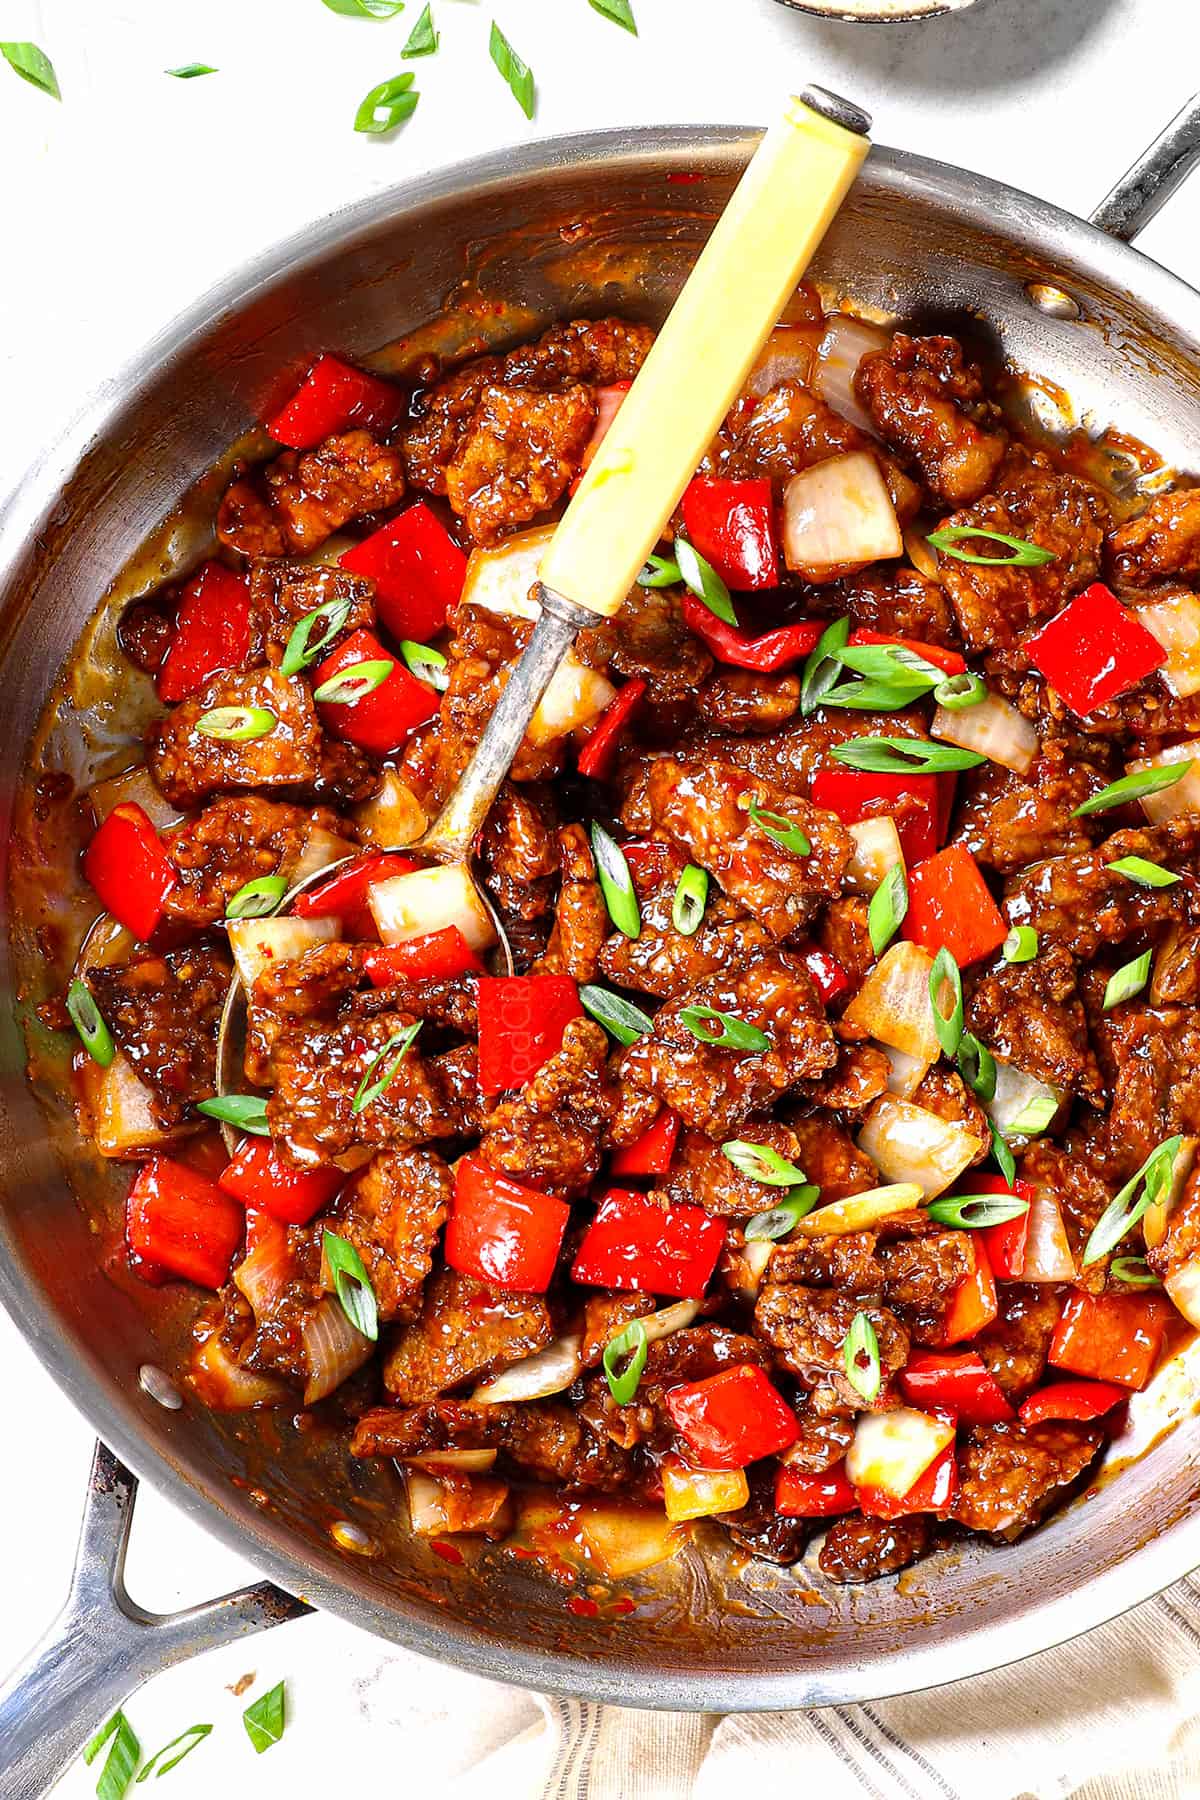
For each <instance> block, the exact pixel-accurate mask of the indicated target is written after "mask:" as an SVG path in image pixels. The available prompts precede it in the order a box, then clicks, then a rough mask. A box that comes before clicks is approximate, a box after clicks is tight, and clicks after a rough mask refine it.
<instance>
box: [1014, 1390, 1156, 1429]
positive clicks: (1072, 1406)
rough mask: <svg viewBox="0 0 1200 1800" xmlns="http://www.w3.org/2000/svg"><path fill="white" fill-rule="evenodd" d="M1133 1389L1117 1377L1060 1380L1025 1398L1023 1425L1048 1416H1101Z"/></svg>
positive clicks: (1096, 1417) (1084, 1417)
mask: <svg viewBox="0 0 1200 1800" xmlns="http://www.w3.org/2000/svg"><path fill="white" fill-rule="evenodd" d="M1128 1398H1129V1389H1128V1388H1127V1387H1119V1386H1118V1385H1117V1383H1116V1382H1113V1381H1057V1382H1055V1384H1054V1386H1053V1387H1044V1388H1039V1389H1038V1390H1037V1392H1036V1393H1035V1394H1030V1396H1029V1398H1028V1399H1027V1400H1022V1402H1021V1409H1020V1410H1021V1423H1022V1425H1040V1424H1041V1423H1042V1422H1043V1420H1045V1419H1099V1418H1102V1417H1103V1415H1104V1414H1105V1413H1106V1412H1111V1411H1112V1409H1113V1407H1114V1406H1119V1405H1120V1404H1121V1402H1122V1401H1123V1400H1128Z"/></svg>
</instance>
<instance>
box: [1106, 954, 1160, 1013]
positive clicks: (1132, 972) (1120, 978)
mask: <svg viewBox="0 0 1200 1800" xmlns="http://www.w3.org/2000/svg"><path fill="white" fill-rule="evenodd" d="M1153 957H1154V952H1153V950H1144V951H1143V952H1142V954H1141V955H1140V956H1135V957H1134V959H1133V961H1132V962H1127V963H1122V965H1121V967H1120V968H1119V969H1117V970H1116V971H1115V972H1114V973H1113V974H1112V975H1110V976H1109V978H1108V983H1107V985H1106V987H1105V989H1104V1006H1103V1008H1102V1010H1103V1011H1104V1012H1111V1011H1112V1009H1113V1007H1114V1006H1120V1004H1121V1002H1122V1000H1132V999H1133V996H1134V995H1135V994H1140V993H1141V991H1142V989H1143V988H1144V987H1145V985H1146V983H1147V982H1148V981H1149V979H1150V964H1151V962H1152V960H1153Z"/></svg>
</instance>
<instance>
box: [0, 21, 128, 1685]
mask: <svg viewBox="0 0 1200 1800" xmlns="http://www.w3.org/2000/svg"><path fill="white" fill-rule="evenodd" d="M0 56H2V57H3V58H4V60H5V62H6V63H7V64H8V66H9V68H10V69H12V70H13V71H14V73H15V74H17V75H19V76H20V77H21V80H22V81H27V82H28V83H29V84H30V86H31V87H35V88H40V89H41V91H42V93H43V94H49V96H50V98H51V99H52V100H61V99H62V95H61V93H60V92H59V88H58V77H57V75H56V74H55V73H54V64H53V63H52V62H51V61H50V58H49V57H48V56H47V55H46V52H45V51H44V50H39V49H38V46H37V45H36V44H29V43H17V42H14V41H13V40H12V39H9V40H8V41H7V42H3V43H0ZM117 1717H118V1718H121V1717H123V1715H122V1714H120V1713H118V1714H117Z"/></svg>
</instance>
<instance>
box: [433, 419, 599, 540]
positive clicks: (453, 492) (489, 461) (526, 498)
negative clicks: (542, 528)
mask: <svg viewBox="0 0 1200 1800" xmlns="http://www.w3.org/2000/svg"><path fill="white" fill-rule="evenodd" d="M595 422H596V403H595V401H594V399H593V398H592V394H591V392H590V390H589V389H588V388H586V387H580V386H575V387H568V388H565V389H564V390H563V391H562V392H561V393H539V392H538V391H537V390H536V389H533V388H519V387H485V388H484V390H483V392H482V394H481V395H480V399H479V405H478V406H477V407H476V409H475V412H474V413H473V414H472V417H471V421H470V424H469V425H468V426H467V429H466V432H465V434H464V436H463V438H462V439H461V441H460V442H459V444H458V446H457V448H456V450H455V453H454V455H453V457H452V458H451V460H450V461H449V462H448V463H447V464H446V495H447V498H448V499H449V501H450V504H451V506H452V507H453V508H454V510H455V512H456V513H457V514H458V516H459V517H460V518H461V519H462V521H463V523H464V525H465V526H466V528H467V531H468V532H469V533H470V535H471V537H472V538H473V539H474V541H475V542H476V543H477V544H491V543H494V542H495V541H496V539H497V538H498V537H501V536H503V534H504V533H505V532H507V531H512V530H513V529H514V528H515V527H516V526H518V525H524V524H526V523H527V522H528V521H529V520H530V519H533V518H536V517H537V515H538V514H539V513H543V512H545V511H547V509H548V508H549V507H551V506H553V505H554V504H555V502H556V501H557V500H560V499H561V498H562V496H563V494H564V493H565V492H566V490H567V486H568V483H569V482H570V481H571V478H572V477H573V476H574V475H575V474H576V473H577V472H578V470H579V468H580V466H581V464H582V461H583V452H584V447H585V445H586V444H587V442H588V439H589V438H590V437H591V435H592V427H593V426H594V424H595Z"/></svg>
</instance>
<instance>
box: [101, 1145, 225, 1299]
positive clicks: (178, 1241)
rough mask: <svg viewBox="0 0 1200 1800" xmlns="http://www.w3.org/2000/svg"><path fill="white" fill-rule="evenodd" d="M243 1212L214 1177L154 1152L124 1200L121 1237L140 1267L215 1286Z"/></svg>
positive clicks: (153, 1274) (147, 1271) (222, 1273)
mask: <svg viewBox="0 0 1200 1800" xmlns="http://www.w3.org/2000/svg"><path fill="white" fill-rule="evenodd" d="M245 1223H246V1216H245V1213H244V1212H243V1210H242V1208H241V1207H240V1206H239V1205H238V1204H237V1201H236V1200H231V1199H230V1197H229V1195H228V1194H224V1193H222V1192H221V1189H220V1188H219V1187H218V1186H217V1184H216V1182H215V1181H210V1180H209V1179H208V1177H207V1175H200V1174H198V1173H197V1171H196V1170H195V1169H189V1168H188V1166H187V1164H186V1163H180V1162H173V1161H172V1160H171V1158H170V1157H167V1156H155V1157H153V1158H152V1159H151V1160H150V1161H149V1162H148V1163H143V1164H142V1167H141V1168H140V1169H139V1170H138V1173H137V1177H136V1179H135V1180H134V1183H133V1186H132V1187H131V1188H130V1190H129V1198H128V1200H127V1201H126V1205H125V1241H126V1243H127V1245H128V1247H129V1252H130V1255H131V1257H132V1258H133V1259H134V1261H135V1264H136V1266H137V1267H138V1270H139V1273H144V1274H145V1275H146V1276H147V1278H148V1279H149V1280H151V1281H153V1280H155V1279H156V1278H158V1279H161V1278H162V1276H163V1275H164V1274H166V1275H177V1276H179V1277H180V1278H181V1279H182V1280H184V1281H194V1282H195V1283H196V1285H197V1286H198V1287H206V1288H219V1287H221V1286H222V1284H223V1283H224V1282H226V1281H227V1280H228V1279H229V1268H230V1264H231V1263H232V1262H233V1257H234V1252H235V1251H236V1249H237V1247H238V1245H239V1244H240V1243H241V1241H242V1232H243V1229H244V1227H245Z"/></svg>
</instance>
